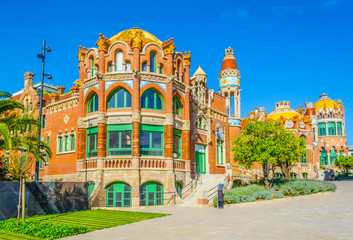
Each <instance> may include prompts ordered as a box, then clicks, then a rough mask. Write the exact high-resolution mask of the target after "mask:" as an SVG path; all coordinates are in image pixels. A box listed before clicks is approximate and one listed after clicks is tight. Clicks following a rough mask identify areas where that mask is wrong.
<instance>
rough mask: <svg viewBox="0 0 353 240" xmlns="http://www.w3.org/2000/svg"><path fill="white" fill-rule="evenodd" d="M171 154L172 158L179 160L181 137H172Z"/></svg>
mask: <svg viewBox="0 0 353 240" xmlns="http://www.w3.org/2000/svg"><path fill="white" fill-rule="evenodd" d="M173 154H174V158H181V136H180V135H175V134H174V135H173Z"/></svg>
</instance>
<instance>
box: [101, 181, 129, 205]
mask: <svg viewBox="0 0 353 240" xmlns="http://www.w3.org/2000/svg"><path fill="white" fill-rule="evenodd" d="M106 192H107V193H106V194H107V197H106V206H107V207H131V187H130V186H129V185H127V184H125V183H112V184H111V185H109V187H108V188H107V191H106Z"/></svg>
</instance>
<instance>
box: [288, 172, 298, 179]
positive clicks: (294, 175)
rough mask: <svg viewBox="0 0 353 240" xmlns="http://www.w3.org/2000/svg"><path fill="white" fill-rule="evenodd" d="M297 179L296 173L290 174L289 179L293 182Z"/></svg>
mask: <svg viewBox="0 0 353 240" xmlns="http://www.w3.org/2000/svg"><path fill="white" fill-rule="evenodd" d="M297 178H298V175H297V174H296V173H291V174H290V179H292V180H295V179H297Z"/></svg>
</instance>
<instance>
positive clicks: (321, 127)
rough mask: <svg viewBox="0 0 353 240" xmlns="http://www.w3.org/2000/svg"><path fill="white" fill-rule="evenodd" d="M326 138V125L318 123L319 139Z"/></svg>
mask: <svg viewBox="0 0 353 240" xmlns="http://www.w3.org/2000/svg"><path fill="white" fill-rule="evenodd" d="M323 136H326V123H319V137H323Z"/></svg>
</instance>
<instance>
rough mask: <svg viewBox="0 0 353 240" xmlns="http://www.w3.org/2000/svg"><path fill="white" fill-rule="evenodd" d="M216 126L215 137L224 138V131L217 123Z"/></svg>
mask: <svg viewBox="0 0 353 240" xmlns="http://www.w3.org/2000/svg"><path fill="white" fill-rule="evenodd" d="M216 127H217V138H220V139H224V133H223V131H222V127H221V125H219V123H217V125H216Z"/></svg>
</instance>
